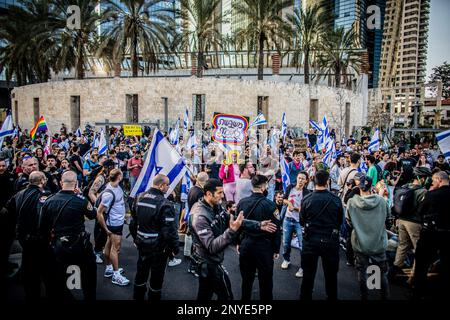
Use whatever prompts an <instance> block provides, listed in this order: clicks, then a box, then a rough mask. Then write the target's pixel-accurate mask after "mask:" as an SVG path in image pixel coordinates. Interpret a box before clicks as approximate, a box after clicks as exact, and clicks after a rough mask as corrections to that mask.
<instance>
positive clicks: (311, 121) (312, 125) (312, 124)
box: [309, 120, 322, 132]
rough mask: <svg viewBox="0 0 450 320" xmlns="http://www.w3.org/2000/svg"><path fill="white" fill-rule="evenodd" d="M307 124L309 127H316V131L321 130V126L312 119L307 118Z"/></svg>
mask: <svg viewBox="0 0 450 320" xmlns="http://www.w3.org/2000/svg"><path fill="white" fill-rule="evenodd" d="M309 124H310V125H311V127H313V128H314V129H316V130H317V131H319V132H322V127H321V126H320V125H319V124H318V123H317V122H315V121H314V120H309Z"/></svg>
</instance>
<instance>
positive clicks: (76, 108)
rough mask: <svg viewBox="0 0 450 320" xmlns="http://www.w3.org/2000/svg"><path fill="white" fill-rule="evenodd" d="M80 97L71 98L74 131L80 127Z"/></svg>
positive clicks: (71, 116)
mask: <svg viewBox="0 0 450 320" xmlns="http://www.w3.org/2000/svg"><path fill="white" fill-rule="evenodd" d="M80 112H81V110H80V96H70V125H71V128H72V131H75V130H77V129H78V128H79V127H80V122H81V121H80Z"/></svg>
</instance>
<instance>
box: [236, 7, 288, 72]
mask: <svg viewBox="0 0 450 320" xmlns="http://www.w3.org/2000/svg"><path fill="white" fill-rule="evenodd" d="M291 2H292V1H288V0H242V1H238V2H233V5H232V7H233V10H234V11H235V12H239V13H240V14H242V15H243V17H244V21H245V22H246V25H245V26H244V27H243V28H240V29H238V30H237V31H236V34H235V36H236V39H237V42H238V44H239V46H240V47H242V46H243V45H244V44H245V45H246V46H247V50H252V49H256V52H258V80H262V79H263V70H264V45H266V46H267V47H268V48H269V47H270V45H271V44H273V45H274V46H275V47H276V48H277V49H278V48H279V47H280V46H281V43H282V41H283V40H286V39H288V38H289V36H290V33H291V28H290V26H289V24H288V23H287V22H285V21H284V20H283V18H282V16H281V10H282V9H283V8H285V7H288V6H289V5H291V4H292V3H291Z"/></svg>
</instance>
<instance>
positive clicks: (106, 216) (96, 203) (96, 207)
mask: <svg viewBox="0 0 450 320" xmlns="http://www.w3.org/2000/svg"><path fill="white" fill-rule="evenodd" d="M105 193H109V194H111V195H112V197H113V198H112V201H111V205H110V206H109V208H108V210H106V211H105V213H104V214H103V217H104V218H105V223H106V221H107V220H108V218H109V213H110V212H111V209H112V207H113V206H114V204H115V202H116V195H115V194H114V192H113V191H112V190H110V189H105V190H103V191H102V192H101V193H100V194H99V195H98V197H97V200H95V204H94V208H95V210H98V208H99V207H100V204H101V203H102V196H103V195H104V194H105Z"/></svg>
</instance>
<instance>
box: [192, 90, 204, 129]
mask: <svg viewBox="0 0 450 320" xmlns="http://www.w3.org/2000/svg"><path fill="white" fill-rule="evenodd" d="M205 102H206V96H205V95H204V94H193V95H192V106H193V110H194V112H193V114H194V121H201V122H202V123H204V122H205V105H206V104H205Z"/></svg>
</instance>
